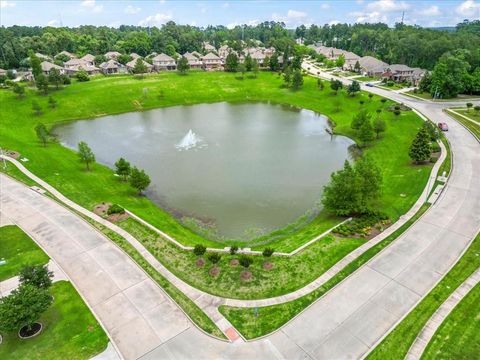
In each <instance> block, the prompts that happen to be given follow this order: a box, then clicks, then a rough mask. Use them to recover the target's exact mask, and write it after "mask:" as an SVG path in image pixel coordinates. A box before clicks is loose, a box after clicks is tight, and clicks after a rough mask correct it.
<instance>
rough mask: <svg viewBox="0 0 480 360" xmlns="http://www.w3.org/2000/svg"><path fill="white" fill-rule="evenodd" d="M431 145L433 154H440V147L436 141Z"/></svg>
mask: <svg viewBox="0 0 480 360" xmlns="http://www.w3.org/2000/svg"><path fill="white" fill-rule="evenodd" d="M430 145H431V148H432V152H440V151H441V148H440V145H439V144H438V143H437V142H436V141H434V142H432V143H431V144H430Z"/></svg>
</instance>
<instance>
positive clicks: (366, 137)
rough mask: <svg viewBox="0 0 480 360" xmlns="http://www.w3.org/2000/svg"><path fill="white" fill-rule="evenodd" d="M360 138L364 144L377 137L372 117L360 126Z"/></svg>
mask: <svg viewBox="0 0 480 360" xmlns="http://www.w3.org/2000/svg"><path fill="white" fill-rule="evenodd" d="M358 138H359V139H360V141H361V142H362V143H363V146H365V145H367V144H368V143H369V142H371V141H373V140H374V139H375V131H374V130H373V127H372V123H371V122H370V119H367V120H365V121H364V122H363V124H362V126H360V129H358Z"/></svg>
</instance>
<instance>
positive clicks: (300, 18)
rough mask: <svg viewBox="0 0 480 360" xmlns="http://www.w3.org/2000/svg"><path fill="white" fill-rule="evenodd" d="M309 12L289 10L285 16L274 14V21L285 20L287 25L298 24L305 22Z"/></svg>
mask: <svg viewBox="0 0 480 360" xmlns="http://www.w3.org/2000/svg"><path fill="white" fill-rule="evenodd" d="M307 16H308V15H307V13H306V12H303V11H297V10H288V12H287V15H286V16H283V15H280V14H277V13H273V14H272V20H273V21H279V22H284V23H285V25H287V26H297V25H301V24H305V23H306V20H307Z"/></svg>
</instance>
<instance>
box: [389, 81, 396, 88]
mask: <svg viewBox="0 0 480 360" xmlns="http://www.w3.org/2000/svg"><path fill="white" fill-rule="evenodd" d="M393 85H395V83H394V82H393V81H391V80H390V81H387V86H390V87H391V86H393Z"/></svg>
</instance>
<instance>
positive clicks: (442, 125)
mask: <svg viewBox="0 0 480 360" xmlns="http://www.w3.org/2000/svg"><path fill="white" fill-rule="evenodd" d="M438 128H439V129H440V130H442V131H448V125H447V124H446V123H441V122H439V123H438Z"/></svg>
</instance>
